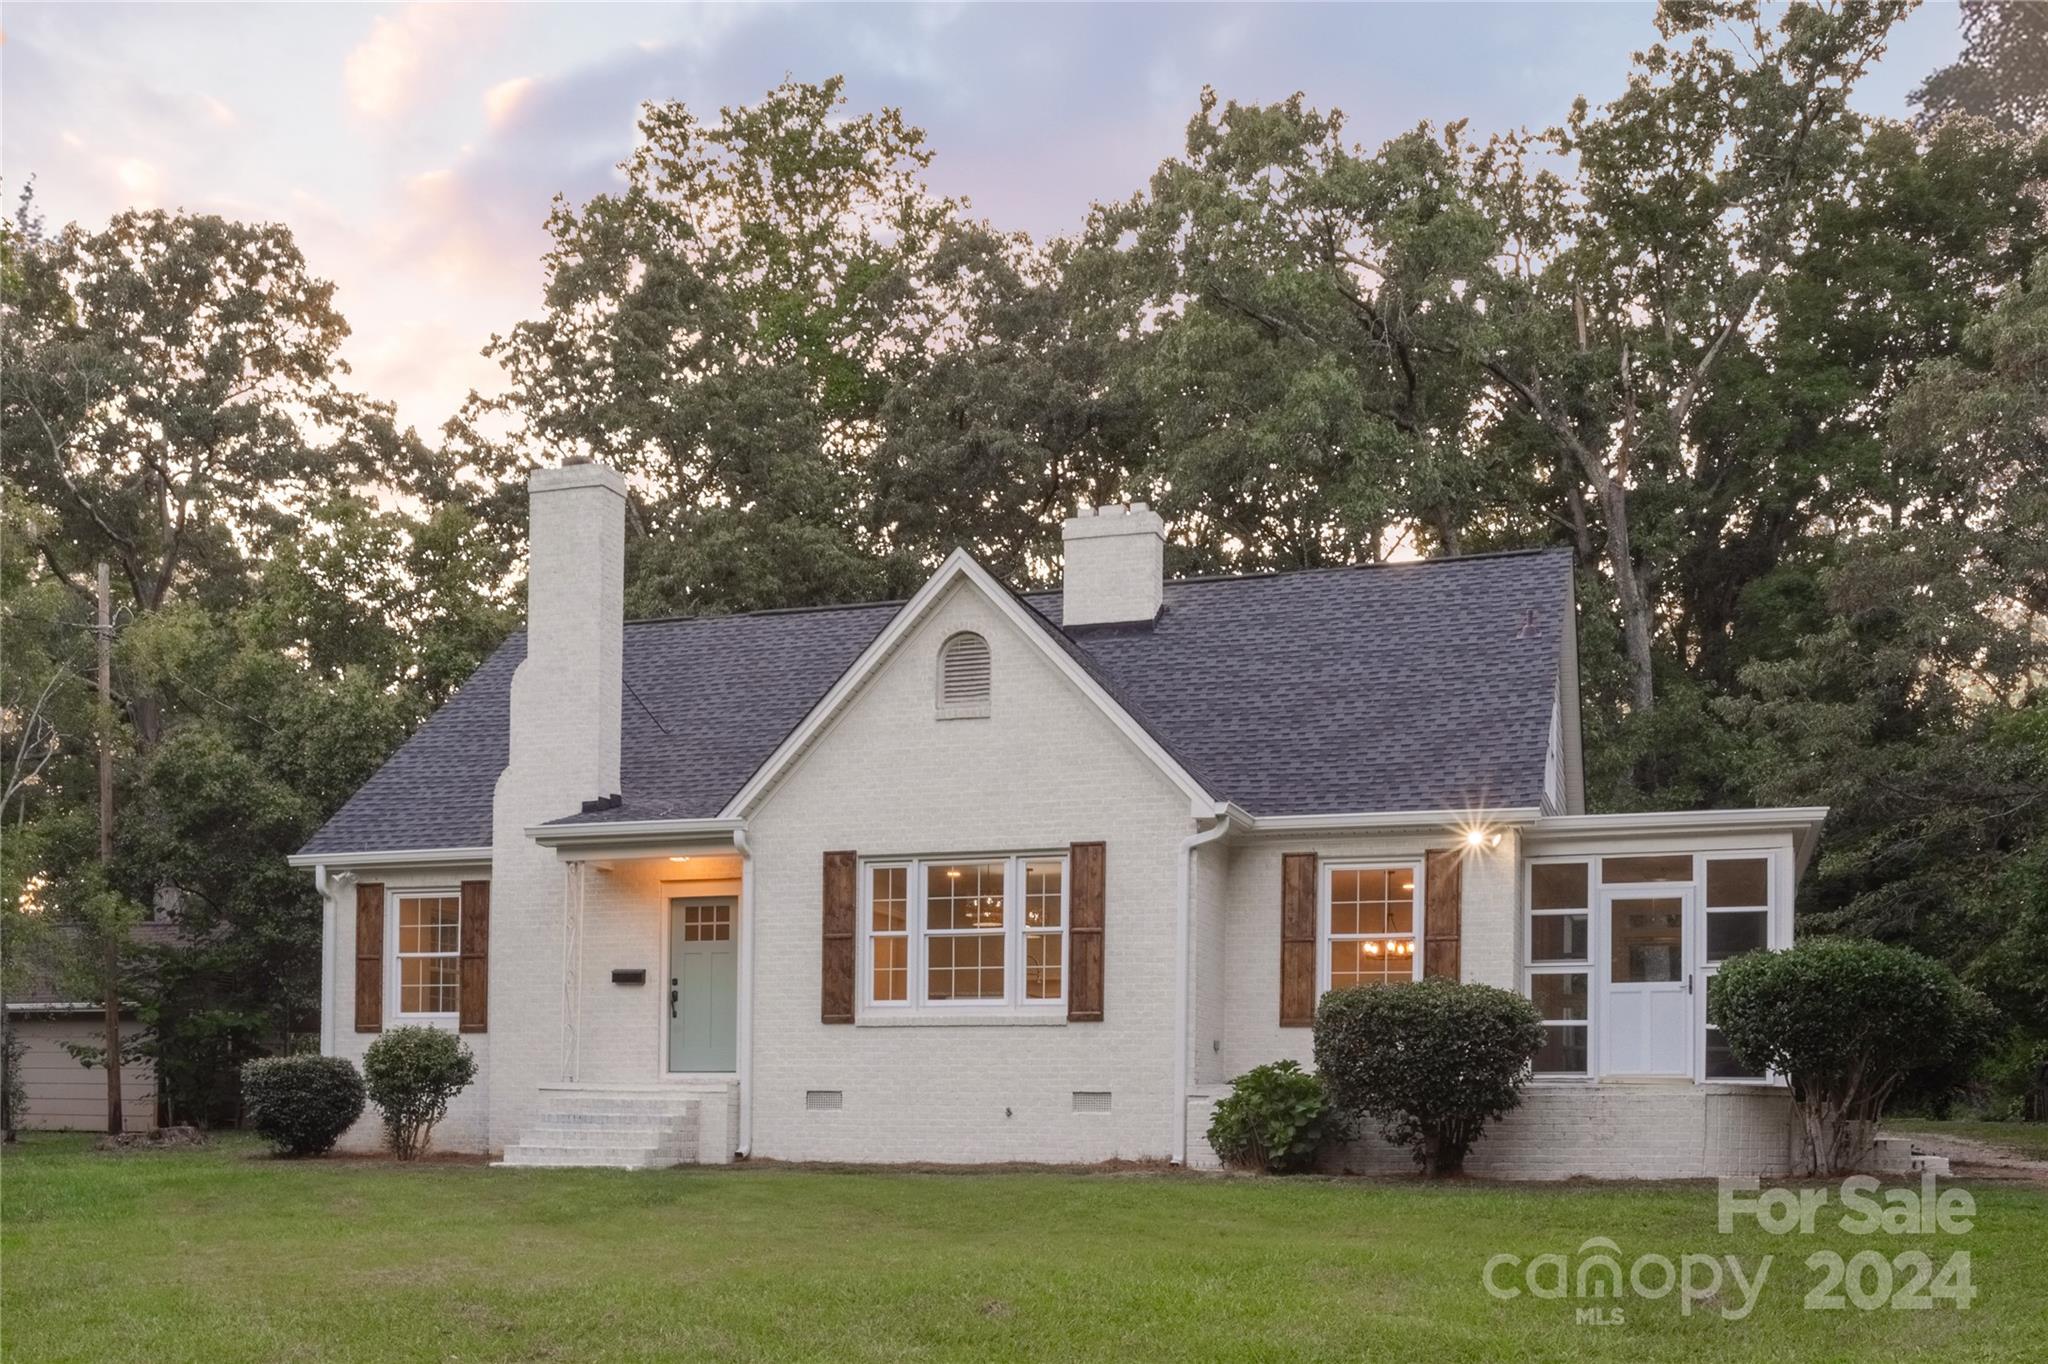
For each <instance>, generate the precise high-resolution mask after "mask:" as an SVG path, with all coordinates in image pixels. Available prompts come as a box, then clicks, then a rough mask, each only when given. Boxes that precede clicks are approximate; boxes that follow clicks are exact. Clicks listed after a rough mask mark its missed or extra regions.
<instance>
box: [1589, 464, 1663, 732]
mask: <svg viewBox="0 0 2048 1364" xmlns="http://www.w3.org/2000/svg"><path fill="white" fill-rule="evenodd" d="M1599 493H1600V512H1601V516H1602V519H1604V520H1605V521H1606V522H1607V560H1608V563H1609V564H1611V565H1612V566H1613V569H1614V592H1615V596H1616V597H1617V598H1619V600H1620V605H1621V632H1622V642H1623V644H1624V646H1625V647H1626V648H1627V651H1628V671H1629V704H1630V708H1631V709H1632V710H1634V711H1636V712H1637V713H1638V714H1642V715H1648V714H1649V713H1650V712H1651V710H1653V709H1654V708H1655V707H1656V704H1657V683H1656V674H1655V671H1654V669H1653V666H1652V656H1651V652H1650V639H1651V619H1650V617H1651V608H1650V597H1649V593H1648V592H1647V591H1646V590H1645V589H1644V586H1643V578H1642V573H1641V571H1640V570H1638V569H1637V567H1636V562H1635V555H1634V552H1633V550H1632V549H1631V547H1630V544H1629V529H1628V490H1627V489H1625V488H1623V487H1622V486H1621V484H1620V483H1618V482H1616V481H1615V480H1614V479H1612V478H1607V479H1603V480H1602V481H1601V483H1600V487H1599Z"/></svg>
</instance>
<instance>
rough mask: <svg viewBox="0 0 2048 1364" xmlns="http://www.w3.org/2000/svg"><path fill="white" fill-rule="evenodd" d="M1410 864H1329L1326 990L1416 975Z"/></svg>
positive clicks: (1415, 881)
mask: <svg viewBox="0 0 2048 1364" xmlns="http://www.w3.org/2000/svg"><path fill="white" fill-rule="evenodd" d="M1421 879H1422V878H1421V876H1420V874H1419V872H1418V870H1417V868H1416V867H1415V865H1414V864H1413V863H1399V864H1395V865H1392V866H1377V867H1347V866H1333V867H1331V868H1330V880H1329V907H1330V917H1329V925H1328V941H1329V962H1330V973H1329V988H1330V989H1332V990H1348V989H1350V988H1351V987H1352V986H1355V985H1388V984H1397V983H1399V982H1402V981H1409V980H1413V979H1415V919H1416V900H1417V894H1416V887H1417V886H1418V885H1419V884H1420V883H1421Z"/></svg>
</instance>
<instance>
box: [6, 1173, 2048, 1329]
mask: <svg viewBox="0 0 2048 1364" xmlns="http://www.w3.org/2000/svg"><path fill="white" fill-rule="evenodd" d="M1975 1196H1976V1198H1977V1204H1978V1216H1977V1220H1976V1226H1975V1229H1974V1230H1973V1231H1971V1232H1969V1233H1967V1234H1965V1235H1962V1236H1957V1237H1941V1238H1936V1239H1932V1240H1930V1239H1928V1238H1897V1239H1894V1238H1888V1237H1877V1238H1869V1237H1863V1238H1859V1237H1854V1236H1850V1235H1848V1234H1846V1233H1844V1232H1842V1231H1840V1230H1839V1229H1838V1228H1836V1227H1834V1216H1835V1215H1839V1213H1838V1210H1834V1209H1832V1207H1831V1209H1830V1210H1829V1211H1824V1212H1823V1215H1822V1219H1821V1226H1822V1228H1823V1232H1822V1233H1820V1234H1817V1235H1815V1236H1811V1237H1803V1236H1790V1237H1783V1238H1773V1237H1770V1236H1767V1235H1765V1234H1763V1233H1762V1232H1760V1231H1758V1230H1757V1229H1755V1227H1754V1225H1753V1224H1751V1223H1745V1224H1743V1228H1742V1229H1741V1230H1740V1231H1738V1232H1737V1233H1736V1234H1734V1235H1729V1236H1723V1235H1720V1234H1718V1233H1717V1232H1716V1229H1715V1193H1714V1190H1713V1189H1712V1188H1711V1187H1710V1186H1709V1187H1702V1186H1693V1185H1672V1186H1645V1187H1619V1186H1563V1187H1543V1186H1535V1187H1504V1186H1489V1185H1482V1184H1460V1185H1453V1186H1447V1187H1423V1186H1418V1185H1417V1184H1414V1183H1412V1182H1405V1181H1403V1182H1364V1181H1352V1180H1266V1179H1258V1180H1255V1179H1242V1178H1237V1179H1221V1178H1205V1177H1200V1176H1178V1175H1165V1174H1106V1173H1103V1174H1061V1173H1024V1174H1010V1173H1001V1174H990V1173H983V1174H916V1173H908V1172H892V1171H879V1172H873V1173H865V1172H863V1173H849V1172H838V1171H821V1170H805V1169H774V1168H760V1167H756V1168H753V1169H740V1170H723V1171H720V1170H678V1171H672V1172H663V1173H640V1174H628V1173H615V1172H610V1171H505V1170H492V1169H488V1168H485V1167H483V1166H480V1165H474V1164H426V1165H422V1166H417V1167H411V1168H406V1167H399V1166H395V1165H390V1164H384V1163H375V1162H350V1161H334V1160H330V1161H314V1162H297V1163H294V1162H287V1161H278V1160H272V1159H270V1158H268V1157H266V1156H264V1155H262V1154H260V1152H258V1151H257V1149H256V1148H254V1147H252V1146H249V1145H246V1144H242V1143H231V1144H227V1145H223V1146H216V1147H214V1148H211V1149H208V1150H205V1151H200V1152H186V1153H176V1154H166V1153H159V1154H137V1155H126V1156H105V1155H95V1154H92V1153H91V1152H89V1151H88V1150H87V1149H86V1143H85V1142H84V1141H83V1140H82V1139H77V1138H54V1137H31V1138H29V1139H27V1140H26V1141H25V1142H24V1144H23V1145H22V1146H21V1147H20V1148H19V1149H16V1150H14V1151H11V1152H9V1153H8V1154H6V1155H5V1156H4V1158H0V1331H4V1338H0V1354H4V1357H5V1358H6V1359H8V1360H21V1361H31V1360H58V1359H62V1360H91V1361H119V1360H138V1361H142V1360H148V1361H172V1360H204V1361H209V1364H213V1362H215V1361H220V1362H223V1364H224V1362H225V1361H235V1360H380V1361H381V1360H540V1359H549V1360H565V1361H567V1360H575V1361H581V1360H595V1359H648V1360H651V1359H675V1360H696V1359H757V1360H772V1361H778V1362H779V1361H790V1360H805V1359H816V1360H828V1359H829V1360H841V1359H907V1360H948V1359H988V1360H1013V1359H1076V1358H1087V1359H1118V1360H1137V1359H1145V1360H1150V1359H1185V1360H1204V1361H1206V1360H1232V1359H1242V1360H1261V1361H1266V1360H1312V1359H1313V1360H1378V1359H1385V1360H1404V1361H1405V1360H1418V1359H1419V1360H1427V1361H1430V1362H1431V1364H1440V1362H1441V1361H1450V1360H1474V1361H1480V1360H1485V1361H1495V1360H1525V1359H1546V1358H1567V1357H1569V1358H1579V1359H1612V1360H1642V1359H1651V1358H1654V1359H1660V1360H1661V1359H1689V1360H1715V1361H1721V1360H1759V1359H1770V1360H1786V1361H1793V1360H1797V1361H1814V1360H1845V1359H1873V1360H1875V1359H1884V1360H1892V1359H1897V1358H1900V1357H1917V1358H1924V1359H1930V1360H1933V1359H1939V1360H1944V1361H1953V1360H1968V1359H2012V1360H2020V1359H2038V1358H2040V1350H2041V1342H2042V1340H2043V1339H2048V1302H2044V1297H2043V1294H2042V1291H2041V1289H2042V1285H2043V1284H2044V1283H2048V1193H2043V1192H2042V1191H2040V1190H2038V1189H2029V1188H2023V1187H2014V1186H1985V1187H1983V1188H1980V1189H1977V1190H1976V1191H1975ZM1601 1235H1604V1236H1608V1237H1611V1238H1613V1239H1614V1240H1615V1241H1617V1242H1619V1244H1620V1247H1621V1250H1622V1255H1623V1258H1624V1259H1625V1260H1627V1259H1633V1258H1634V1257H1635V1256H1636V1255H1638V1254H1641V1253H1643V1252H1646V1251H1653V1250H1654V1251H1659V1252H1662V1253H1664V1254H1667V1255H1670V1256H1672V1257H1674V1258H1675V1257H1677V1256H1678V1255H1680V1254H1681V1253H1684V1252H1699V1253H1703V1254H1714V1255H1728V1254H1734V1255H1738V1256H1740V1257H1741V1258H1742V1260H1743V1261H1744V1262H1745V1266H1746V1268H1747V1270H1748V1272H1750V1273H1752V1274H1754V1272H1755V1268H1756V1263H1757V1261H1759V1260H1760V1259H1761V1257H1762V1256H1763V1255H1765V1254H1772V1255H1774V1256H1775V1257H1776V1258H1775V1260H1774V1263H1773V1266H1772V1269H1771V1271H1770V1275H1769V1278H1768V1279H1767V1281H1766V1284H1765V1287H1764V1289H1763V1291H1762V1292H1761V1294H1760V1295H1759V1297H1758V1300H1757V1306H1756V1309H1755V1311H1754V1313H1753V1314H1752V1315H1751V1316H1750V1317H1749V1318H1748V1319H1746V1320H1742V1321H1726V1320H1722V1319H1721V1318H1720V1317H1719V1316H1718V1315H1717V1314H1716V1312H1715V1311H1714V1310H1713V1305H1712V1304H1706V1305H1703V1306H1701V1307H1699V1308H1696V1309H1695V1310H1694V1312H1693V1314H1692V1315H1691V1316H1690V1317H1687V1316H1684V1315H1682V1314H1681V1312H1680V1310H1679V1303H1678V1300H1677V1298H1676V1297H1666V1298H1663V1299H1661V1300H1647V1299H1638V1298H1629V1299H1625V1300H1623V1301H1622V1303H1621V1305H1622V1307H1623V1310H1624V1312H1625V1314H1626V1322H1625V1324H1623V1325H1618V1326H1607V1327H1599V1326H1594V1325H1591V1324H1586V1325H1577V1324H1574V1306H1575V1304H1574V1303H1573V1302H1572V1301H1570V1300H1569V1299H1567V1300H1562V1301H1558V1300H1539V1299H1535V1298H1532V1297H1529V1296H1527V1295H1526V1294H1525V1295H1524V1296H1522V1297H1521V1298H1519V1299H1516V1300H1514V1301H1507V1302H1503V1301H1497V1300H1495V1299H1494V1298H1492V1297H1490V1296H1489V1295H1488V1294H1487V1293H1486V1292H1485V1291H1484V1289H1483V1288H1482V1286H1481V1280H1480V1275H1481V1269H1482V1266H1484V1264H1485V1263H1486V1261H1487V1258H1488V1256H1490V1255H1492V1254H1494V1253H1496V1252H1507V1253H1514V1254H1519V1255H1521V1256H1524V1257H1533V1256H1535V1255H1538V1254H1540V1253H1543V1252H1546V1251H1556V1252H1561V1253H1564V1254H1566V1255H1573V1254H1574V1253H1575V1252H1576V1251H1577V1250H1578V1248H1579V1246H1580V1244H1581V1243H1582V1242H1583V1241H1585V1240H1586V1239H1587V1238H1589V1237H1593V1236H1601ZM1915 1246H1917V1247H1918V1248H1920V1249H1923V1250H1926V1251H1928V1252H1930V1253H1932V1255H1933V1257H1934V1262H1935V1263H1936V1264H1939V1263H1941V1262H1942V1261H1943V1260H1944V1259H1946V1257H1947V1256H1948V1255H1949V1254H1950V1253H1951V1252H1953V1251H1955V1250H1958V1249H1967V1250H1968V1251H1969V1252H1970V1253H1971V1256H1972V1270H1973V1276H1972V1277H1973V1282H1974V1286H1975V1287H1976V1289H1977V1290H1978V1297H1977V1299H1976V1302H1975V1305H1974V1306H1973V1307H1971V1308H1970V1310H1968V1311H1957V1310H1955V1309H1954V1308H1953V1307H1952V1306H1949V1305H1942V1306H1938V1307H1936V1308H1934V1309H1933V1310H1926V1311H1901V1310H1891V1309H1886V1308H1880V1309H1879V1310H1874V1311H1859V1310H1856V1309H1855V1308H1853V1307H1850V1308H1846V1309H1844V1310H1837V1311H1808V1310H1804V1308H1803V1306H1802V1299H1803V1296H1804V1294H1805V1293H1806V1291H1807V1289H1809V1288H1810V1287H1812V1286H1813V1284H1814V1283H1815V1281H1816V1279H1817V1278H1818V1274H1817V1272H1816V1271H1813V1270H1809V1269H1807V1268H1806V1267H1805V1264H1804V1261H1805V1259H1806V1257H1807V1256H1808V1255H1809V1254H1811V1253H1813V1252H1814V1251H1815V1250H1817V1249H1822V1248H1828V1249H1834V1250H1838V1251H1839V1252H1841V1253H1842V1254H1843V1255H1845V1256H1846V1255H1849V1254H1851V1253H1853V1252H1855V1251H1859V1250H1865V1249H1871V1248H1872V1247H1877V1248H1880V1249H1882V1250H1883V1252H1884V1255H1885V1256H1887V1257H1889V1256H1892V1255H1895V1254H1897V1253H1899V1252H1901V1251H1906V1250H1911V1249H1913V1248H1915ZM1873 1272H1874V1271H1873ZM1504 1282H1510V1283H1513V1282H1518V1279H1517V1278H1516V1276H1515V1275H1514V1274H1513V1273H1512V1272H1511V1273H1509V1274H1508V1275H1507V1276H1506V1277H1505V1279H1504ZM1724 1299H1725V1300H1727V1301H1730V1302H1732V1301H1734V1300H1736V1295H1735V1294H1734V1293H1733V1291H1732V1290H1730V1291H1729V1292H1727V1293H1725V1294H1724ZM1581 1305H1583V1304H1581ZM1608 1305H1612V1300H1609V1304H1608Z"/></svg>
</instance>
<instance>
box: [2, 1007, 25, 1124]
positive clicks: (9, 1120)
mask: <svg viewBox="0 0 2048 1364" xmlns="http://www.w3.org/2000/svg"><path fill="white" fill-rule="evenodd" d="M27 1050H28V1046H27V1044H26V1043H24V1042H23V1041H22V1040H21V1029H19V1028H13V1027H10V1028H9V1029H8V1030H7V1043H6V1046H5V1047H4V1048H0V1132H6V1133H7V1134H8V1135H9V1136H10V1138H11V1137H12V1135H13V1132H14V1129H15V1128H17V1127H19V1126H21V1124H22V1121H23V1120H24V1119H25V1118H26V1117H27V1116H28V1085H27V1083H26V1082H24V1081H23V1080H22V1078H21V1058H22V1053H23V1052H25V1051H27Z"/></svg>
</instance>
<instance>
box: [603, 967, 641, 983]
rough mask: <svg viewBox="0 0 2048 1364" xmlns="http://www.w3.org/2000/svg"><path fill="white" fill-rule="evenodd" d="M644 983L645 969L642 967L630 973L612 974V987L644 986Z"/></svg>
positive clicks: (618, 972) (616, 972)
mask: <svg viewBox="0 0 2048 1364" xmlns="http://www.w3.org/2000/svg"><path fill="white" fill-rule="evenodd" d="M646 983H647V968H646V967H644V966H643V967H639V968H637V969H635V970H631V971H614V972H612V984H614V985H645V984H646Z"/></svg>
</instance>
